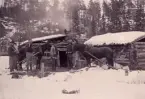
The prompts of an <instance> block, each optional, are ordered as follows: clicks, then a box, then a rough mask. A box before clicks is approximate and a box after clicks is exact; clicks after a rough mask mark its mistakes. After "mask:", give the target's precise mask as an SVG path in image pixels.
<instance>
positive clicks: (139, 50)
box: [136, 48, 145, 52]
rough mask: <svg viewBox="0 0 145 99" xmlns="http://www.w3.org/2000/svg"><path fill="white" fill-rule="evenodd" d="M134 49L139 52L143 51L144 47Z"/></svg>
mask: <svg viewBox="0 0 145 99" xmlns="http://www.w3.org/2000/svg"><path fill="white" fill-rule="evenodd" d="M136 51H137V52H141V51H143V52H145V49H144V48H141V49H137V50H136Z"/></svg>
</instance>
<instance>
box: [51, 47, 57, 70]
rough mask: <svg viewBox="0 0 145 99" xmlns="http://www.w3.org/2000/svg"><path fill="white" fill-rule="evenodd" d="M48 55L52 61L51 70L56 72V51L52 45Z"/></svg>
mask: <svg viewBox="0 0 145 99" xmlns="http://www.w3.org/2000/svg"><path fill="white" fill-rule="evenodd" d="M50 55H51V59H52V70H54V71H55V70H56V65H57V49H56V46H55V45H54V44H52V46H51V49H50Z"/></svg>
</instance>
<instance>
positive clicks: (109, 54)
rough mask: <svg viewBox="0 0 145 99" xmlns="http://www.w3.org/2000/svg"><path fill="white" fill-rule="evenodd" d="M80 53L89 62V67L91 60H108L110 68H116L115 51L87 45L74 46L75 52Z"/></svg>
mask: <svg viewBox="0 0 145 99" xmlns="http://www.w3.org/2000/svg"><path fill="white" fill-rule="evenodd" d="M76 51H79V52H80V53H81V54H82V55H83V56H84V57H85V58H86V61H87V65H89V66H90V63H91V59H96V58H97V59H101V58H106V60H107V63H108V65H109V66H111V67H113V66H114V61H113V50H112V49H111V48H109V47H93V46H89V45H85V44H79V43H78V44H74V45H73V52H76Z"/></svg>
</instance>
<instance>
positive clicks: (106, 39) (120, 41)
mask: <svg viewBox="0 0 145 99" xmlns="http://www.w3.org/2000/svg"><path fill="white" fill-rule="evenodd" d="M84 44H87V45H92V46H95V47H101V46H107V47H111V48H112V49H113V51H114V57H115V59H114V61H115V62H117V63H119V64H122V65H129V66H130V63H131V62H130V59H131V56H130V52H131V50H136V53H135V54H136V60H135V61H136V63H137V65H136V66H134V68H135V69H145V32H140V31H130V32H118V33H107V34H103V35H97V36H93V37H92V38H90V39H89V40H87V41H86V42H85V43H84Z"/></svg>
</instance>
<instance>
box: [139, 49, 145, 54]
mask: <svg viewBox="0 0 145 99" xmlns="http://www.w3.org/2000/svg"><path fill="white" fill-rule="evenodd" d="M137 53H145V51H142V50H137Z"/></svg>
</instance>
